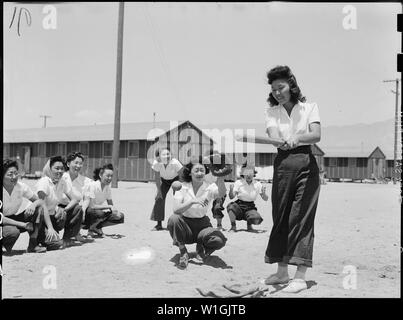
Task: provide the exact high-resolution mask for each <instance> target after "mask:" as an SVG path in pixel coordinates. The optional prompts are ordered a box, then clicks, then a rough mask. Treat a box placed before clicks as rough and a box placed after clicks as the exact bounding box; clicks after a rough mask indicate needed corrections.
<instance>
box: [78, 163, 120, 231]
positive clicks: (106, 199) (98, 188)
mask: <svg viewBox="0 0 403 320" xmlns="http://www.w3.org/2000/svg"><path fill="white" fill-rule="evenodd" d="M112 177H113V166H112V164H106V165H104V166H102V167H100V168H96V169H95V170H94V181H92V182H90V183H89V184H88V187H87V188H86V189H85V191H84V202H83V206H84V207H86V208H87V209H86V213H85V222H84V224H85V227H86V228H88V236H90V237H103V231H102V228H103V227H107V226H111V225H116V224H120V223H123V222H124V214H123V213H121V212H119V211H118V210H115V209H114V206H113V201H112V191H111V187H110V184H111V182H112Z"/></svg>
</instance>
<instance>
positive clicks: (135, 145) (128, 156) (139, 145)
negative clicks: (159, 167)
mask: <svg viewBox="0 0 403 320" xmlns="http://www.w3.org/2000/svg"><path fill="white" fill-rule="evenodd" d="M200 127H201V126H200ZM213 129H215V130H218V132H219V133H221V134H223V133H224V132H227V133H228V134H229V135H233V136H234V135H235V134H236V131H237V130H240V129H241V130H244V132H246V129H253V130H255V134H256V135H258V136H265V128H264V125H263V124H262V125H258V126H256V124H245V123H238V124H230V125H228V124H220V125H216V124H214V125H209V126H203V128H202V129H200V128H199V127H197V126H196V125H194V124H193V123H191V122H190V121H179V122H168V121H167V122H156V123H153V122H143V123H122V124H121V133H120V139H121V143H120V159H119V180H127V181H151V180H154V173H153V170H152V169H151V163H150V162H149V161H148V159H152V157H153V153H154V151H155V147H156V146H157V144H155V143H156V142H159V143H160V144H161V145H164V144H165V143H166V144H167V145H169V146H170V148H171V151H172V154H173V156H174V157H176V158H178V159H179V160H180V161H182V162H184V161H185V160H186V159H188V157H189V156H191V155H192V154H194V153H195V152H198V153H199V154H205V153H206V152H207V150H209V149H210V148H211V147H213V146H214V147H215V149H218V150H219V151H220V152H223V153H226V155H227V157H228V158H229V159H231V160H232V163H233V173H232V174H231V175H230V176H228V180H231V181H234V180H235V179H236V178H237V176H238V173H239V169H240V166H241V163H242V161H244V160H245V159H247V161H248V162H251V163H254V164H255V166H256V170H257V172H258V174H257V178H258V179H262V180H271V178H272V172H273V163H274V158H275V156H276V153H277V149H276V148H274V147H273V146H271V145H263V144H251V143H243V144H242V147H241V148H239V145H238V147H235V143H233V144H230V145H229V146H228V145H225V143H220V141H217V138H216V136H215V135H214V134H212V130H213ZM112 141H113V125H112V124H106V125H94V126H75V127H48V128H38V129H14V130H5V131H4V141H3V157H4V158H14V159H15V158H17V157H19V158H20V161H21V163H22V168H21V171H22V172H25V173H26V174H27V173H29V174H31V175H33V174H35V173H36V172H41V171H42V169H43V167H44V165H45V163H46V161H47V159H48V158H49V157H51V156H54V155H62V156H64V157H65V156H66V155H67V154H68V153H69V152H72V151H81V152H82V153H83V154H84V155H85V158H86V160H85V162H84V167H83V174H85V175H87V176H89V177H92V171H93V170H94V168H95V167H97V166H101V165H102V164H105V163H108V162H112ZM322 149H323V150H322ZM251 150H252V152H251ZM312 151H313V154H314V155H315V157H316V160H317V162H318V165H319V168H321V169H323V170H324V171H325V172H326V178H328V179H331V180H344V179H347V180H361V181H362V180H365V179H373V178H385V177H386V178H391V177H392V176H393V160H392V159H393V155H389V154H388V155H385V153H384V152H383V151H382V150H381V148H380V147H378V146H374V147H373V148H371V149H368V150H361V149H360V150H357V148H333V147H331V146H326V147H323V146H321V147H319V146H318V145H314V146H313V150H312ZM147 153H148V155H147ZM399 159H400V163H401V156H400V158H399Z"/></svg>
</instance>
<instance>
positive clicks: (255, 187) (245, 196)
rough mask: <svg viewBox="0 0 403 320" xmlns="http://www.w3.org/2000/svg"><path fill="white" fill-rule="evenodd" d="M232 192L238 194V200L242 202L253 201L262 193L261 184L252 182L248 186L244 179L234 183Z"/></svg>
mask: <svg viewBox="0 0 403 320" xmlns="http://www.w3.org/2000/svg"><path fill="white" fill-rule="evenodd" d="M234 192H238V199H239V200H242V201H255V200H256V198H257V196H258V194H261V193H262V184H261V183H260V182H259V181H256V180H253V181H252V182H251V184H248V183H247V182H246V180H245V179H240V180H237V181H235V184H234Z"/></svg>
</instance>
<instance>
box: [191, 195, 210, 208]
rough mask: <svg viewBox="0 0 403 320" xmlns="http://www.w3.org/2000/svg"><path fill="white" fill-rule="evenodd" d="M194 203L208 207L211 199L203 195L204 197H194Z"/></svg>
mask: <svg viewBox="0 0 403 320" xmlns="http://www.w3.org/2000/svg"><path fill="white" fill-rule="evenodd" d="M192 203H193V204H199V205H201V206H202V207H206V206H208V204H209V200H208V199H207V198H205V197H203V198H194V199H193V200H192Z"/></svg>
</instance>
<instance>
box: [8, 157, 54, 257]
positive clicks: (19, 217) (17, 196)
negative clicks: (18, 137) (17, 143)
mask: <svg viewBox="0 0 403 320" xmlns="http://www.w3.org/2000/svg"><path fill="white" fill-rule="evenodd" d="M18 177H19V173H18V164H17V162H16V161H14V160H10V159H5V160H4V161H3V204H4V206H3V214H4V221H3V223H4V227H3V240H2V243H3V246H4V248H5V249H6V250H7V252H11V249H12V248H13V246H14V244H15V242H16V241H17V239H18V237H19V236H20V233H21V232H25V231H28V233H29V244H28V248H27V252H37V253H39V252H46V248H45V247H41V246H39V245H38V240H37V237H38V231H39V227H40V225H41V224H42V223H43V202H42V201H41V200H39V199H38V197H37V196H36V195H35V193H34V192H33V191H32V190H31V188H30V187H29V186H27V185H26V184H25V183H23V182H21V181H18ZM24 198H25V199H28V200H30V201H31V202H32V203H31V204H30V205H29V206H28V207H27V208H26V209H25V210H23V211H22V212H18V211H19V209H20V207H21V205H22V203H23V199H24Z"/></svg>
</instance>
